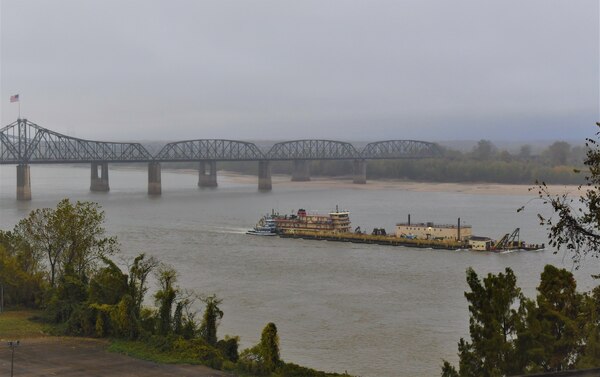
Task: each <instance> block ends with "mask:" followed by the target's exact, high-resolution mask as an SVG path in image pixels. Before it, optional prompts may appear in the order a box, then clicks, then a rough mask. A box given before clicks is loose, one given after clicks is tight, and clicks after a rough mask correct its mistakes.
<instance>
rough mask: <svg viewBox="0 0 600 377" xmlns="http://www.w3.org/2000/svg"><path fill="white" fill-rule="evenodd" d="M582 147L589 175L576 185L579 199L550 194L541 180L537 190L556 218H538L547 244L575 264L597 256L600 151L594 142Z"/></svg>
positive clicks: (599, 253) (599, 233)
mask: <svg viewBox="0 0 600 377" xmlns="http://www.w3.org/2000/svg"><path fill="white" fill-rule="evenodd" d="M598 125H599V126H600V123H598ZM598 134H600V133H597V134H596V135H598ZM586 146H587V147H588V148H589V149H588V151H587V155H586V159H585V161H584V164H585V166H586V167H587V168H588V169H589V174H586V176H585V181H586V184H585V185H582V186H579V194H580V196H579V197H577V198H573V197H571V196H570V195H569V194H567V193H564V194H561V195H554V194H552V193H551V192H550V191H549V189H548V187H547V185H546V183H545V182H544V181H542V182H541V183H540V184H539V186H538V187H537V193H538V196H539V197H540V198H541V199H542V200H543V201H544V203H548V204H549V205H550V207H551V208H552V210H553V213H554V214H556V215H557V217H556V218H554V217H546V216H542V215H538V217H539V219H540V224H541V225H542V226H545V227H546V228H547V229H548V238H549V239H550V245H551V246H553V247H555V248H556V249H557V250H560V249H561V248H562V247H565V248H566V249H567V251H568V252H570V253H571V255H572V257H573V259H574V261H575V262H576V263H579V262H580V260H581V258H582V257H583V256H585V255H587V254H588V253H591V254H592V255H593V256H595V257H600V149H599V148H598V144H597V141H596V140H594V139H587V143H586ZM522 209H523V207H521V208H520V209H519V210H522ZM556 252H557V251H555V253H556Z"/></svg>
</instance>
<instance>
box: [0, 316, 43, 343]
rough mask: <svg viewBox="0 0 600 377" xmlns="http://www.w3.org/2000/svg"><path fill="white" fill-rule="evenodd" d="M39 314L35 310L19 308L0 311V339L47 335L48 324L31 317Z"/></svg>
mask: <svg viewBox="0 0 600 377" xmlns="http://www.w3.org/2000/svg"><path fill="white" fill-rule="evenodd" d="M36 315H39V312H37V311H30V310H19V311H7V312H3V313H0V340H16V339H20V338H37V337H41V336H47V335H48V334H49V333H50V330H51V328H50V326H48V325H45V324H43V323H41V322H37V321H32V320H31V318H32V317H35V316H36Z"/></svg>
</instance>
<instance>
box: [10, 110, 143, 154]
mask: <svg viewBox="0 0 600 377" xmlns="http://www.w3.org/2000/svg"><path fill="white" fill-rule="evenodd" d="M151 159H152V156H151V155H150V153H148V151H147V150H146V149H145V148H144V147H143V146H142V145H141V144H139V143H117V142H103V141H92V140H84V139H78V138H74V137H70V136H66V135H63V134H60V133H58V132H54V131H50V130H48V129H46V128H43V127H40V126H38V125H37V124H35V123H32V122H29V121H28V120H27V119H18V120H17V121H15V122H13V123H11V124H9V125H8V126H6V127H4V128H2V129H0V164H24V163H70V162H93V161H102V162H141V161H148V160H151Z"/></svg>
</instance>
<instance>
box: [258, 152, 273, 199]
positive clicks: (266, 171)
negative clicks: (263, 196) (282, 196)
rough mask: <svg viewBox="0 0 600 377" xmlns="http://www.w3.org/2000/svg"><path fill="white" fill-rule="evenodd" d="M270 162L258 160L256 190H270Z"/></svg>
mask: <svg viewBox="0 0 600 377" xmlns="http://www.w3.org/2000/svg"><path fill="white" fill-rule="evenodd" d="M272 189H273V185H272V183H271V162H270V161H266V160H261V161H258V190H259V191H271V190H272Z"/></svg>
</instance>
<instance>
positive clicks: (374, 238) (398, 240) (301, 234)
mask: <svg viewBox="0 0 600 377" xmlns="http://www.w3.org/2000/svg"><path fill="white" fill-rule="evenodd" d="M279 236H280V237H282V238H302V239H307V240H323V241H337V242H352V243H364V244H376V245H387V246H407V247H417V248H427V249H444V250H459V249H467V248H468V247H469V244H468V242H459V241H452V240H424V239H410V238H402V237H396V236H394V235H390V236H388V235H371V234H363V233H361V234H357V233H339V232H324V231H310V230H286V231H283V232H281V233H280V234H279Z"/></svg>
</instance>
